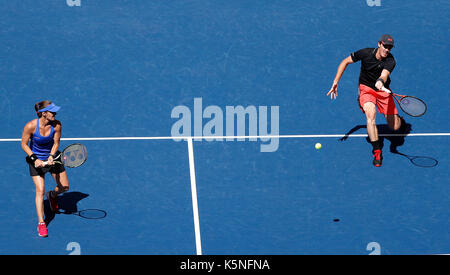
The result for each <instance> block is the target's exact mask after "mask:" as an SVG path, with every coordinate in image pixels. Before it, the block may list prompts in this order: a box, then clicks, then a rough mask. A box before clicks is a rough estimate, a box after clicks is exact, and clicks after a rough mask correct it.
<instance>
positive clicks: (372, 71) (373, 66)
mask: <svg viewBox="0 0 450 275" xmlns="http://www.w3.org/2000/svg"><path fill="white" fill-rule="evenodd" d="M376 52H377V48H365V49H361V50H359V51H356V52H353V53H352V54H351V57H352V60H353V62H357V61H360V60H361V72H360V74H359V83H360V84H364V85H366V86H369V87H371V88H372V89H374V90H378V89H377V88H375V82H376V81H377V79H378V78H379V77H380V76H381V72H382V71H383V69H386V70H388V71H389V72H391V73H392V71H393V70H394V68H395V59H394V56H393V55H392V54H391V53H389V54H388V56H387V57H386V58H384V59H382V60H378V59H377V58H376V56H375V54H376ZM390 83H391V79H390V78H389V77H388V79H387V81H386V83H385V84H384V86H385V87H386V88H389V84H390Z"/></svg>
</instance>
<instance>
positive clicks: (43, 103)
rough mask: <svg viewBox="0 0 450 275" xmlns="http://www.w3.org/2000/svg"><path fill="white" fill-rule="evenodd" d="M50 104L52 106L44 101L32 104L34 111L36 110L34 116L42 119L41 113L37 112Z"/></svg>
mask: <svg viewBox="0 0 450 275" xmlns="http://www.w3.org/2000/svg"><path fill="white" fill-rule="evenodd" d="M50 104H52V102H51V101H49V100H44V101H41V102H38V103H36V104H34V109H35V110H36V114H37V116H38V117H39V118H40V117H42V113H40V112H39V110H42V109H44V108H45V107H47V106H48V105H50Z"/></svg>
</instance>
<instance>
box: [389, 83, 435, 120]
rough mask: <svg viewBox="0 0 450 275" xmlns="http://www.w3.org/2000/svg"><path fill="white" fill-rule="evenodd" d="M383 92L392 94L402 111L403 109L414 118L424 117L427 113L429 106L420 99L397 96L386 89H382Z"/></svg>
mask: <svg viewBox="0 0 450 275" xmlns="http://www.w3.org/2000/svg"><path fill="white" fill-rule="evenodd" d="M381 90H382V91H384V92H386V93H388V94H391V96H392V97H393V98H395V100H396V101H397V103H398V106H400V109H402V111H403V112H405V113H406V114H408V115H410V116H413V117H419V116H423V115H424V114H425V113H426V111H427V105H426V104H425V102H424V101H423V100H422V99H420V98H417V97H415V96H409V95H399V94H395V93H393V92H392V91H390V90H388V89H386V88H385V87H383V88H381Z"/></svg>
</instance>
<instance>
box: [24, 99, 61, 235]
mask: <svg viewBox="0 0 450 275" xmlns="http://www.w3.org/2000/svg"><path fill="white" fill-rule="evenodd" d="M34 108H35V110H36V114H37V116H38V118H37V119H34V120H32V121H30V122H28V123H27V124H26V125H25V127H24V129H23V133H22V149H23V150H24V151H25V153H26V154H27V157H26V160H27V163H28V166H29V170H30V176H31V177H32V179H33V182H34V185H35V186H36V211H37V216H38V220H39V224H38V233H39V236H41V237H47V236H48V231H47V225H46V224H45V221H44V195H45V174H46V173H47V172H50V173H51V175H52V177H53V178H54V179H55V181H56V187H55V189H54V190H53V191H50V192H48V193H47V198H48V200H49V203H50V208H51V210H52V211H54V212H57V211H58V202H57V196H58V195H59V194H61V193H63V192H66V191H67V190H69V180H68V179H67V174H66V171H65V169H64V165H62V164H56V163H53V158H54V157H55V156H56V155H57V154H58V153H59V151H58V147H59V140H60V138H61V122H59V121H58V120H56V119H55V115H56V113H57V112H58V111H59V109H60V107H59V106H56V105H55V104H54V103H52V102H51V101H47V100H45V101H41V102H38V103H36V104H35V106H34ZM44 161H48V165H47V166H44Z"/></svg>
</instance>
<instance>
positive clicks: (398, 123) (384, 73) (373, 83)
mask: <svg viewBox="0 0 450 275" xmlns="http://www.w3.org/2000/svg"><path fill="white" fill-rule="evenodd" d="M393 47H394V38H393V37H392V36H391V35H389V34H384V35H382V36H381V38H380V40H379V41H378V48H365V49H361V50H359V51H356V52H353V53H352V54H351V55H350V56H348V57H347V58H345V59H344V60H343V61H342V62H341V63H340V64H339V67H338V70H337V73H336V77H335V79H334V81H333V85H332V86H331V89H330V91H329V92H328V93H327V96H329V95H330V97H331V99H333V98H334V99H336V97H337V95H338V93H337V87H338V83H339V80H340V79H341V77H342V74H343V73H344V71H345V69H346V68H347V65H348V64H352V63H354V62H358V61H360V60H361V72H360V75H359V90H358V94H359V97H358V102H359V107H360V108H361V111H362V112H363V113H365V115H366V121H367V133H368V135H369V139H370V142H371V144H372V147H373V148H372V153H373V158H374V159H373V165H374V166H376V167H379V166H381V164H382V161H383V156H382V152H381V144H380V142H379V140H378V129H377V125H376V115H377V109H378V112H379V113H382V114H384V116H385V118H386V121H387V124H388V126H389V128H391V129H393V130H395V131H397V130H399V129H403V128H404V126H405V125H406V124H405V121H404V120H403V118H402V117H400V116H399V115H398V111H397V108H396V107H395V102H394V99H393V98H392V96H390V95H389V94H388V93H386V92H383V91H381V89H382V88H383V87H386V88H387V89H389V84H390V82H391V80H390V78H389V75H390V74H391V73H392V71H393V70H394V68H395V64H396V63H395V59H394V56H393V55H392V54H391V50H392V48H393Z"/></svg>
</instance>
